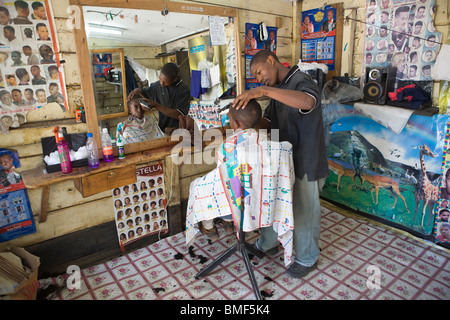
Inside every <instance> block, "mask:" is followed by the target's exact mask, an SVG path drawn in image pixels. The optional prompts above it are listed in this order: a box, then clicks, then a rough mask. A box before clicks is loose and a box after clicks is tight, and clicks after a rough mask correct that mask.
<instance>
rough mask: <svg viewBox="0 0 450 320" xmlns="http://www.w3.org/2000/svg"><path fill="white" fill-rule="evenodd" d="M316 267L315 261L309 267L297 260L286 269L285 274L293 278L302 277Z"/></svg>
mask: <svg viewBox="0 0 450 320" xmlns="http://www.w3.org/2000/svg"><path fill="white" fill-rule="evenodd" d="M316 268H317V262H316V263H315V264H313V265H312V266H310V267H306V266H303V265H301V264H299V263H297V262H294V263H293V264H291V265H290V266H289V268H288V269H287V271H286V272H287V274H288V275H290V276H291V277H293V278H304V277H306V276H307V275H308V274H309V273H311V272H312V271H314V270H315V269H316Z"/></svg>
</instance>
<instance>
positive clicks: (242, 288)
mask: <svg viewBox="0 0 450 320" xmlns="http://www.w3.org/2000/svg"><path fill="white" fill-rule="evenodd" d="M221 292H222V294H223V295H224V296H225V297H226V298H227V299H230V300H237V299H239V297H242V296H244V295H247V294H249V293H252V292H253V290H252V289H251V288H249V287H247V286H246V285H244V284H242V283H241V282H240V281H233V282H232V283H230V284H228V285H225V286H224V287H223V288H221Z"/></svg>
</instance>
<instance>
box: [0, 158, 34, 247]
mask: <svg viewBox="0 0 450 320" xmlns="http://www.w3.org/2000/svg"><path fill="white" fill-rule="evenodd" d="M19 167H20V161H19V155H18V153H17V152H16V151H12V150H7V149H0V242H4V241H9V240H12V239H15V238H18V237H21V236H24V235H27V234H31V233H35V232H36V225H35V223H34V218H33V212H32V211H31V205H30V200H29V198H28V193H27V189H26V188H25V184H24V183H23V180H22V176H21V175H20V174H19V173H17V172H16V171H15V170H16V168H19Z"/></svg>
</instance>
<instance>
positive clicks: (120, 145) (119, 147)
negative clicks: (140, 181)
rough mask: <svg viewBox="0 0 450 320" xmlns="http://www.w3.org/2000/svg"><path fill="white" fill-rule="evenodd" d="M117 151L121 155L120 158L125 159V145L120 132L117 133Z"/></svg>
mask: <svg viewBox="0 0 450 320" xmlns="http://www.w3.org/2000/svg"><path fill="white" fill-rule="evenodd" d="M117 153H118V155H119V159H125V150H124V147H123V140H122V137H121V136H120V133H119V134H117Z"/></svg>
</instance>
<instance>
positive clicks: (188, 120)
mask: <svg viewBox="0 0 450 320" xmlns="http://www.w3.org/2000/svg"><path fill="white" fill-rule="evenodd" d="M178 123H179V127H180V129H186V130H188V131H189V132H191V133H194V127H195V125H196V124H195V120H194V119H193V118H192V117H191V116H188V115H180V116H179V117H178Z"/></svg>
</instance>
